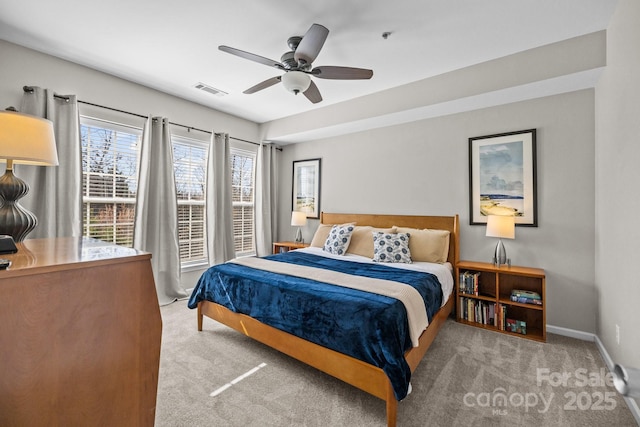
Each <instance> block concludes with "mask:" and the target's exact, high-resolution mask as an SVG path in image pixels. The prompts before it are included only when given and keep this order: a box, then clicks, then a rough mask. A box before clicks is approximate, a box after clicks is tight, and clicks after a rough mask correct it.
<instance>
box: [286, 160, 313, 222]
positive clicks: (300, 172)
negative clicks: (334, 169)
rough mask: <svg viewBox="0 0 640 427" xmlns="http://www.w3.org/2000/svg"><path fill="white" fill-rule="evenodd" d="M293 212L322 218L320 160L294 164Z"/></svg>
mask: <svg viewBox="0 0 640 427" xmlns="http://www.w3.org/2000/svg"><path fill="white" fill-rule="evenodd" d="M292 193H293V195H292V201H291V204H292V208H291V210H292V211H298V212H304V213H306V214H307V218H316V219H317V218H320V159H309V160H296V161H294V162H293V192H292Z"/></svg>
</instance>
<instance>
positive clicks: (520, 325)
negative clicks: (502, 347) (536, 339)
mask: <svg viewBox="0 0 640 427" xmlns="http://www.w3.org/2000/svg"><path fill="white" fill-rule="evenodd" d="M506 330H507V331H509V332H515V333H517V334H522V335H526V334H527V322H525V321H523V320H514V319H507V322H506Z"/></svg>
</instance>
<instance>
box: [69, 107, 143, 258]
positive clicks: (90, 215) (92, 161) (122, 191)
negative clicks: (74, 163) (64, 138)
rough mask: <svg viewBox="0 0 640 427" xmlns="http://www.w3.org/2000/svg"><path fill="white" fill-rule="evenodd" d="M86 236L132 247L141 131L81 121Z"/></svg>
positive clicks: (112, 124)
mask: <svg viewBox="0 0 640 427" xmlns="http://www.w3.org/2000/svg"><path fill="white" fill-rule="evenodd" d="M80 123H81V126H80V134H81V142H82V177H83V180H82V184H83V187H82V190H83V203H82V208H83V218H84V224H83V235H85V236H89V237H94V238H96V239H100V240H104V241H107V242H111V243H115V244H118V245H123V246H128V247H131V246H132V245H133V221H134V213H135V202H136V199H135V197H136V190H137V186H138V182H137V177H138V147H139V145H140V139H141V136H142V130H141V129H138V128H133V127H128V126H123V125H118V124H115V123H111V122H106V121H100V120H96V119H90V118H87V117H81V119H80Z"/></svg>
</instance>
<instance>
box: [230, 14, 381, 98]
mask: <svg viewBox="0 0 640 427" xmlns="http://www.w3.org/2000/svg"><path fill="white" fill-rule="evenodd" d="M328 35H329V30H328V29H327V28H326V27H324V26H322V25H320V24H313V25H312V26H311V28H309V30H307V32H306V34H305V35H304V36H303V37H299V36H293V37H289V39H288V40H287V44H288V45H289V48H290V49H291V50H290V51H289V52H286V53H285V54H284V55H282V57H281V58H280V61H279V62H278V61H274V60H273V59H269V58H265V57H263V56H260V55H255V54H253V53H249V52H245V51H243V50H240V49H236V48H233V47H229V46H218V49H220V50H221V51H223V52H227V53H230V54H232V55H236V56H239V57H241V58H245V59H249V60H251V61H255V62H258V63H260V64H264V65H267V66H269V67H274V68H277V69H278V70H282V71H285V73H284V74H283V75H281V76H276V77H271V78H270V79H267V80H265V81H263V82H260V83H258V84H257V85H255V86H252V87H250V88H249V89H247V90H245V91H244V92H243V93H246V94H251V93H256V92H258V91H260V90H262V89H266V88H268V87H271V86H273V85H275V84H276V83H280V82H282V84H283V85H284V87H285V88H286V89H287V90H288V91H290V92H293V93H294V94H296V95H297V94H298V93H300V92H302V93H303V94H304V96H306V97H307V99H308V100H309V101H311V102H313V103H314V104H316V103H318V102H320V101H322V95H320V91H319V90H318V86H316V84H315V83H314V82H313V81H312V80H311V77H310V76H314V77H317V78H319V79H333V80H363V79H370V78H371V76H373V71H372V70H367V69H364V68H351V67H336V66H320V67H313V66H312V63H313V61H314V60H315V59H316V57H317V56H318V54H319V53H320V49H322V46H323V45H324V42H325V40H326V39H327V36H328Z"/></svg>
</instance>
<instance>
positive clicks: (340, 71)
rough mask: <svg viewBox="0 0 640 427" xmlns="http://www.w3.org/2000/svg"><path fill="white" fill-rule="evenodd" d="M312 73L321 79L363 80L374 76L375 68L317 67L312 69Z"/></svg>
mask: <svg viewBox="0 0 640 427" xmlns="http://www.w3.org/2000/svg"><path fill="white" fill-rule="evenodd" d="M311 74H313V75H314V76H316V77H317V78H319V79H335V80H361V79H370V78H371V77H372V76H373V70H367V69H365V68H351V67H332V66H327V67H316V68H314V69H313V70H311Z"/></svg>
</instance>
